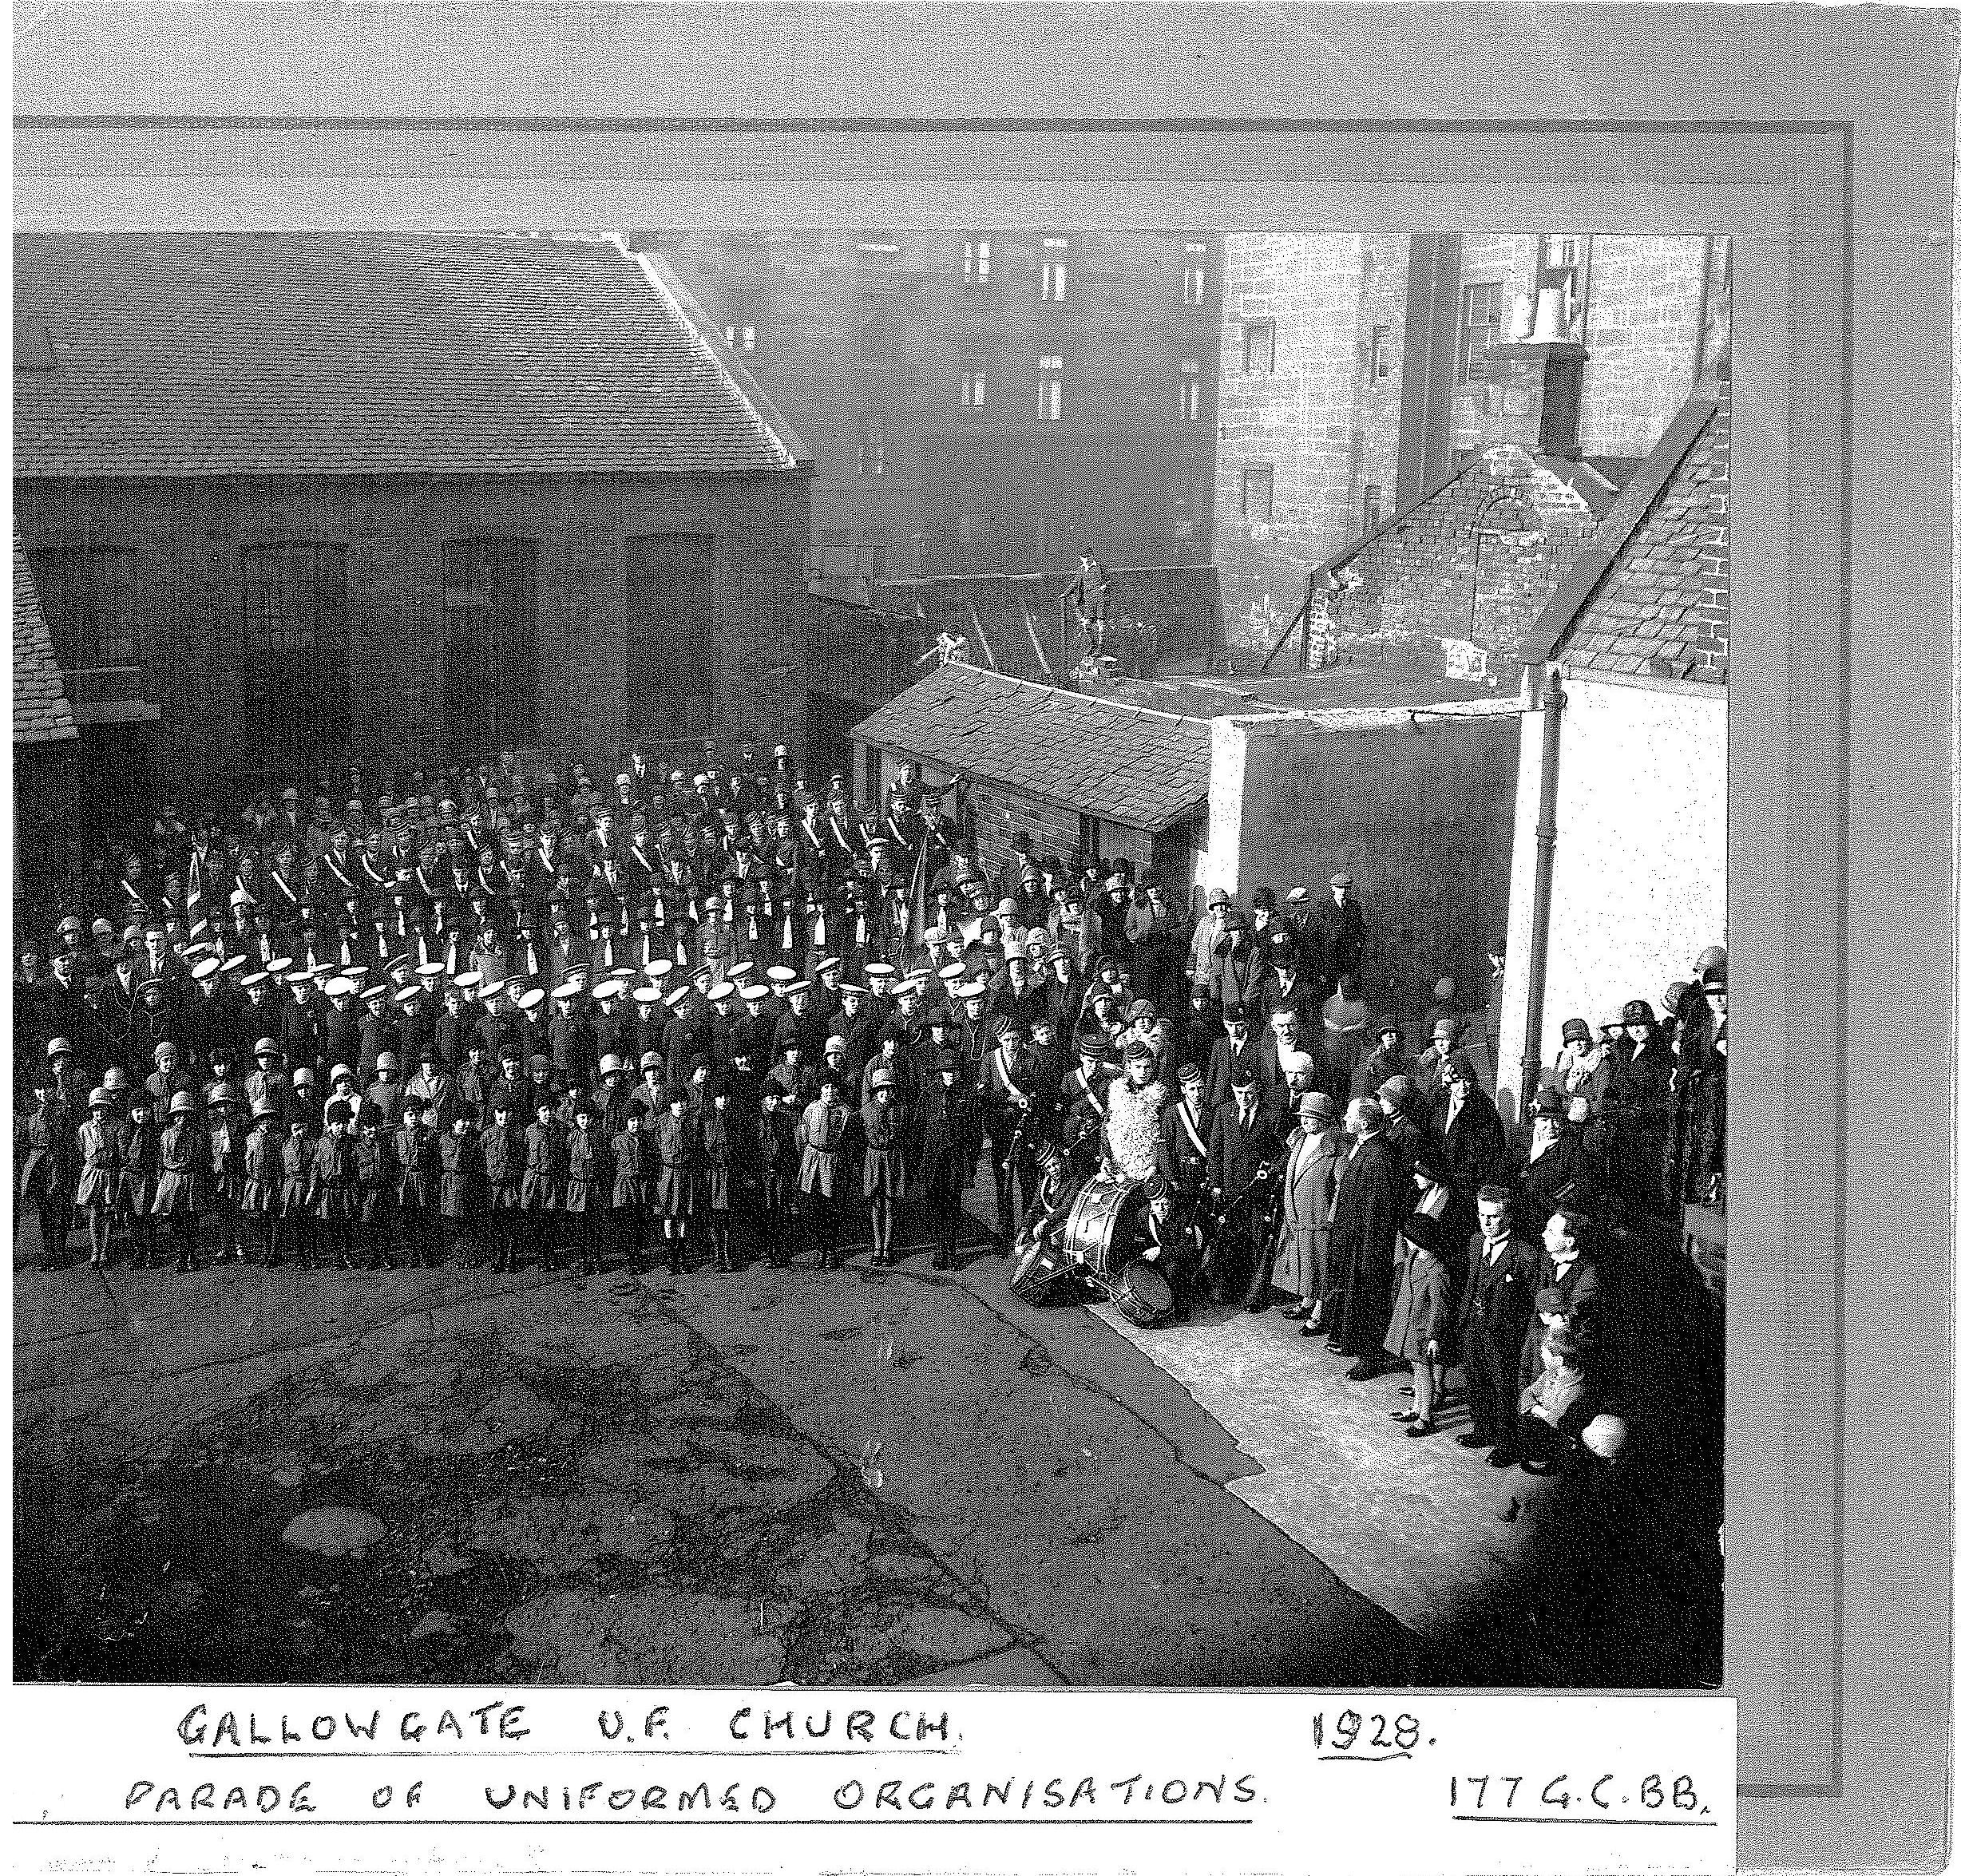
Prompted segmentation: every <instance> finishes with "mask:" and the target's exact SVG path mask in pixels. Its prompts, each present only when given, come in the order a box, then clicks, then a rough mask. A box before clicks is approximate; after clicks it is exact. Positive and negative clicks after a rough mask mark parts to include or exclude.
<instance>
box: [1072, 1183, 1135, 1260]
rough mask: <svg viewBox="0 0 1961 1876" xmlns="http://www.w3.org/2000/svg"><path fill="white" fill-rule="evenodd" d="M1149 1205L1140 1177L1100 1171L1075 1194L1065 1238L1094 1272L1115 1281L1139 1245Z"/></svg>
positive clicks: (1073, 1253)
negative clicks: (1120, 1175) (1115, 1176)
mask: <svg viewBox="0 0 1961 1876" xmlns="http://www.w3.org/2000/svg"><path fill="white" fill-rule="evenodd" d="M1147 1209H1148V1201H1147V1200H1146V1199H1145V1197H1144V1185H1143V1181H1142V1180H1141V1179H1123V1178H1112V1177H1111V1176H1110V1175H1109V1174H1108V1173H1098V1174H1097V1175H1096V1177H1095V1178H1093V1179H1092V1180H1091V1181H1090V1182H1089V1183H1088V1184H1087V1185H1085V1186H1084V1188H1083V1189H1082V1190H1081V1191H1080V1192H1079V1193H1077V1194H1076V1203H1075V1204H1074V1205H1072V1206H1071V1207H1070V1208H1069V1222H1068V1225H1066V1226H1065V1227H1064V1231H1063V1242H1064V1245H1066V1246H1067V1247H1068V1253H1069V1255H1070V1256H1071V1257H1073V1258H1074V1259H1075V1260H1076V1262H1077V1263H1079V1264H1080V1265H1083V1266H1084V1268H1085V1269H1087V1270H1088V1271H1089V1272H1091V1275H1092V1276H1099V1277H1101V1278H1103V1280H1105V1281H1106V1282H1114V1281H1115V1278H1116V1274H1117V1272H1119V1270H1121V1269H1122V1268H1123V1266H1124V1265H1126V1264H1127V1262H1128V1261H1130V1259H1131V1256H1132V1255H1133V1254H1134V1253H1135V1250H1136V1249H1137V1235H1138V1233H1139V1231H1140V1230H1141V1229H1143V1221H1144V1214H1145V1213H1146V1211H1147Z"/></svg>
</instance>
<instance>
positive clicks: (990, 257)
mask: <svg viewBox="0 0 1961 1876" xmlns="http://www.w3.org/2000/svg"><path fill="white" fill-rule="evenodd" d="M960 277H961V279H962V280H963V281H964V282H965V283H966V284H967V285H968V286H969V287H984V286H986V285H987V284H988V282H989V281H990V280H992V279H993V278H994V243H993V241H992V239H990V238H989V237H988V235H969V236H968V237H967V239H965V241H963V242H961V247H960Z"/></svg>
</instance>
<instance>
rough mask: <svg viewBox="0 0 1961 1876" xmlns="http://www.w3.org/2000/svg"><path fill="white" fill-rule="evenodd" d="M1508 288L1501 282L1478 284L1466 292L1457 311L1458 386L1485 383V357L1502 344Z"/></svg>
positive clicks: (1478, 282) (1493, 281)
mask: <svg viewBox="0 0 1961 1876" xmlns="http://www.w3.org/2000/svg"><path fill="white" fill-rule="evenodd" d="M1504 297H1505V295H1504V287H1503V283H1502V282H1500V281H1497V280H1474V281H1473V282H1472V283H1471V284H1470V285H1469V286H1468V287H1465V288H1464V294H1463V297H1462V299H1460V301H1459V303H1458V310H1457V382H1458V383H1460V384H1481V383H1483V382H1484V370H1485V367H1484V354H1486V353H1487V352H1488V351H1489V350H1491V348H1492V346H1494V345H1496V343H1497V342H1498V332H1499V321H1500V319H1502V318H1503V310H1504Z"/></svg>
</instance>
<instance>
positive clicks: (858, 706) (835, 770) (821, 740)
mask: <svg viewBox="0 0 1961 1876" xmlns="http://www.w3.org/2000/svg"><path fill="white" fill-rule="evenodd" d="M870 714H871V713H870V711H869V710H866V707H865V706H864V705H863V704H862V703H852V702H851V701H850V699H848V698H843V697H829V696H826V695H825V694H824V693H823V692H822V691H812V692H811V693H810V701H809V704H808V706H807V707H806V710H805V712H804V719H803V720H804V749H805V753H806V757H807V759H808V766H807V767H806V770H805V771H804V772H805V774H807V775H808V776H809V777H810V782H811V784H812V786H814V787H817V788H818V789H820V790H821V789H822V787H823V786H824V785H825V784H826V782H828V781H829V780H830V777H831V776H832V775H833V774H838V775H842V776H843V777H844V778H845V786H846V787H847V788H854V789H855V787H856V782H857V778H856V777H855V776H854V774H853V773H852V768H851V728H852V726H853V725H854V723H858V722H862V720H863V719H864V718H866V716H868V715H870ZM871 798H872V797H871V796H870V794H868V793H865V792H862V791H861V792H859V793H858V799H860V800H870V799H871Z"/></svg>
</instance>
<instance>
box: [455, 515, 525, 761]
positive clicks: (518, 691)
mask: <svg viewBox="0 0 1961 1876" xmlns="http://www.w3.org/2000/svg"><path fill="white" fill-rule="evenodd" d="M442 588H443V591H442V655H443V663H442V676H443V716H444V721H445V724H446V728H447V730H448V733H449V742H450V754H452V755H454V756H457V757H466V756H477V755H484V754H492V753H493V752H495V751H497V750H506V749H525V748H529V747H530V746H533V744H535V743H536V742H537V734H538V689H537V667H538V544H537V542H536V541H535V540H448V541H445V542H444V543H443V547H442Z"/></svg>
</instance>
